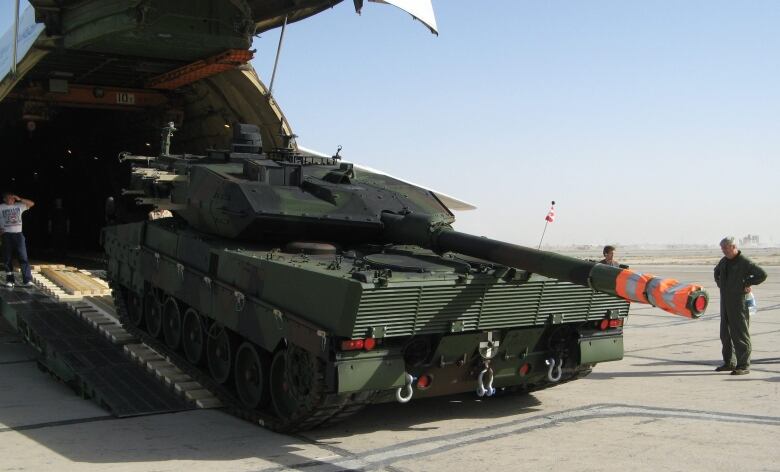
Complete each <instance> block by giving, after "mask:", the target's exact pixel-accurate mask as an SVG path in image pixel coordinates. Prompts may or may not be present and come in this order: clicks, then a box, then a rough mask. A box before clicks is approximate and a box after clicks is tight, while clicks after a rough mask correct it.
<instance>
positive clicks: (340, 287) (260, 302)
mask: <svg viewBox="0 0 780 472" xmlns="http://www.w3.org/2000/svg"><path fill="white" fill-rule="evenodd" d="M104 244H105V248H106V252H107V254H108V256H109V277H110V279H111V280H112V281H114V283H115V284H118V285H119V286H120V287H124V288H125V290H126V291H127V293H129V294H130V295H128V300H131V303H130V304H131V305H132V304H133V303H135V304H136V305H139V304H140V306H141V309H142V310H143V309H146V308H148V307H147V305H148V304H149V303H159V305H160V311H161V313H162V314H161V317H162V318H163V322H162V323H161V324H162V325H164V326H163V328H165V326H167V325H165V323H167V322H169V321H170V320H168V319H167V318H166V316H171V315H170V314H169V313H168V312H169V311H171V310H169V309H167V308H166V307H169V306H172V305H171V304H172V303H175V304H176V306H177V312H178V313H179V314H182V313H185V312H188V310H194V311H195V312H197V313H198V314H199V315H200V316H201V318H200V323H202V324H203V327H202V329H203V331H204V332H206V333H213V332H217V331H218V330H223V331H227V332H229V333H230V336H231V337H232V338H233V339H232V343H233V344H232V349H234V350H235V349H236V348H237V346H238V345H240V344H241V343H243V342H249V343H251V344H253V345H254V346H256V349H257V350H258V351H261V352H262V353H264V354H263V355H267V356H269V357H270V356H271V355H273V353H276V352H279V351H280V350H283V349H285V347H286V346H290V345H295V346H297V348H300V349H301V350H302V351H305V352H307V353H308V355H311V356H312V357H316V359H319V360H318V361H316V362H319V363H321V368H322V376H323V386H322V388H323V389H324V390H325V391H326V392H325V393H330V394H332V395H337V396H339V395H340V396H341V397H343V398H349V397H351V396H354V395H358V394H370V395H372V401H389V400H398V401H406V400H407V399H408V398H410V397H414V398H418V397H426V396H436V395H446V394H452V393H459V392H467V391H474V392H476V393H482V394H483V395H489V394H491V393H492V391H491V388H504V387H506V388H511V389H514V388H517V389H523V390H526V389H534V388H540V387H544V386H548V385H553V384H555V383H556V382H559V381H561V380H566V379H571V378H575V377H577V376H579V375H582V374H585V373H587V372H589V370H590V367H592V365H594V364H595V363H598V362H603V361H609V360H617V359H620V358H622V352H623V351H622V321H623V318H624V317H625V316H626V315H627V312H628V302H626V301H624V300H621V299H617V298H615V297H612V296H609V295H606V294H603V293H598V292H594V291H593V290H591V289H589V288H586V287H581V286H577V285H574V284H571V283H567V282H561V281H558V280H554V279H548V278H545V277H542V276H538V275H532V276H530V277H529V275H528V274H527V273H525V272H523V271H519V270H515V269H510V268H507V267H503V266H500V265H496V264H493V263H489V262H486V261H479V260H475V259H471V258H467V257H465V256H460V255H456V254H451V253H447V254H444V255H442V256H440V255H437V254H435V253H433V252H432V251H430V250H426V249H422V248H420V247H416V246H393V245H379V244H364V245H357V246H350V247H336V246H335V245H330V244H325V243H317V244H313V245H312V244H309V245H307V244H306V243H302V245H296V243H292V244H287V245H286V246H276V245H268V246H263V245H261V244H248V243H243V242H238V241H235V240H228V239H223V238H220V237H216V236H209V235H205V234H203V233H200V232H194V231H192V230H191V229H190V227H189V226H188V225H187V224H186V222H184V221H183V220H180V219H177V218H167V219H162V220H157V221H153V222H149V223H135V224H129V225H121V226H115V227H111V228H107V229H106V230H105V233H104ZM312 247H313V248H314V249H316V250H315V251H311V250H310V249H311V248H312ZM311 252H318V253H311ZM150 297H151V298H153V299H154V300H155V301H154V302H149V301H148V300H149V299H150ZM132 300H136V301H135V302H132ZM170 300H174V302H171V301H170ZM139 301H140V302H139ZM176 323H178V325H180V326H181V325H182V324H184V323H183V321H182V319H179V320H178V321H176ZM140 326H141V327H144V328H146V329H147V330H148V328H149V323H148V322H147V325H146V326H144V325H143V324H141V325H140ZM155 326H156V325H155ZM215 326H216V327H218V330H217V331H214V330H215V328H214V327H215ZM163 328H160V329H157V330H156V331H157V333H156V334H157V336H159V337H161V338H162V339H164V340H166V342H167V339H166V336H167V333H166V330H165V329H163ZM153 331H155V330H153ZM181 331H184V329H181ZM184 334H186V333H184ZM179 337H181V336H179ZM187 342H188V341H187V340H186V339H185V340H183V341H182V342H181V344H180V346H179V348H180V349H181V348H183V347H182V346H184V345H186V344H187ZM205 342H206V343H208V342H209V341H208V339H206V341H205ZM169 344H172V343H169ZM233 355H235V353H233ZM231 362H235V360H234V359H232V360H231ZM267 367H268V366H267ZM209 369H210V367H209V365H208V361H207V362H206V370H209ZM226 377H229V376H226ZM231 380H233V381H235V379H228V378H226V379H225V381H226V382H227V383H230V381H231ZM266 380H267V381H270V379H266ZM232 388H235V387H232ZM261 388H262V387H261ZM268 390H270V393H269V395H270V396H273V392H274V388H273V386H271V387H270V388H269V389H268ZM263 401H266V400H265V399H264V400H263ZM260 403H261V402H258V406H257V407H258V408H261V409H262V408H267V409H268V410H269V411H271V412H272V413H274V414H279V411H278V408H276V406H275V404H273V405H270V406H268V405H266V406H263V405H261V404H260ZM277 403H278V402H277ZM282 414H284V412H283V413H282Z"/></svg>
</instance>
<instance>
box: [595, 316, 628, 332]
mask: <svg viewBox="0 0 780 472" xmlns="http://www.w3.org/2000/svg"><path fill="white" fill-rule="evenodd" d="M621 327H623V320H622V319H621V318H615V319H614V320H610V319H607V318H604V319H603V320H601V321H599V323H598V328H599V329H600V330H601V331H606V330H608V329H610V328H621Z"/></svg>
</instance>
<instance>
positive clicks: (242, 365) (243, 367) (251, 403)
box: [235, 341, 271, 409]
mask: <svg viewBox="0 0 780 472" xmlns="http://www.w3.org/2000/svg"><path fill="white" fill-rule="evenodd" d="M270 364H271V359H270V357H269V355H268V353H266V352H265V351H264V350H262V349H260V348H258V347H256V346H255V345H254V344H252V343H251V342H249V341H245V342H244V343H243V344H241V346H240V347H239V348H238V352H237V353H236V369H235V378H236V392H237V393H238V398H240V399H241V403H243V404H244V406H245V407H247V408H251V409H255V408H257V407H259V406H265V405H267V404H268V400H269V398H268V367H269V366H270Z"/></svg>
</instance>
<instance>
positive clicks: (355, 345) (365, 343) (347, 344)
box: [341, 338, 376, 351]
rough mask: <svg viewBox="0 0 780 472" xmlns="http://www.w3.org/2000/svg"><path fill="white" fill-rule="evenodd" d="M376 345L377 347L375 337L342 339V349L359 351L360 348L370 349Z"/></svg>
mask: <svg viewBox="0 0 780 472" xmlns="http://www.w3.org/2000/svg"><path fill="white" fill-rule="evenodd" d="M375 347H376V339H374V338H366V339H346V340H344V341H341V350H342V351H359V350H360V349H365V350H366V351H370V350H372V349H374V348H375Z"/></svg>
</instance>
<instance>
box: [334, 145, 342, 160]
mask: <svg viewBox="0 0 780 472" xmlns="http://www.w3.org/2000/svg"><path fill="white" fill-rule="evenodd" d="M333 159H336V160H339V159H341V144H339V147H337V148H336V154H334V155H333Z"/></svg>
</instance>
